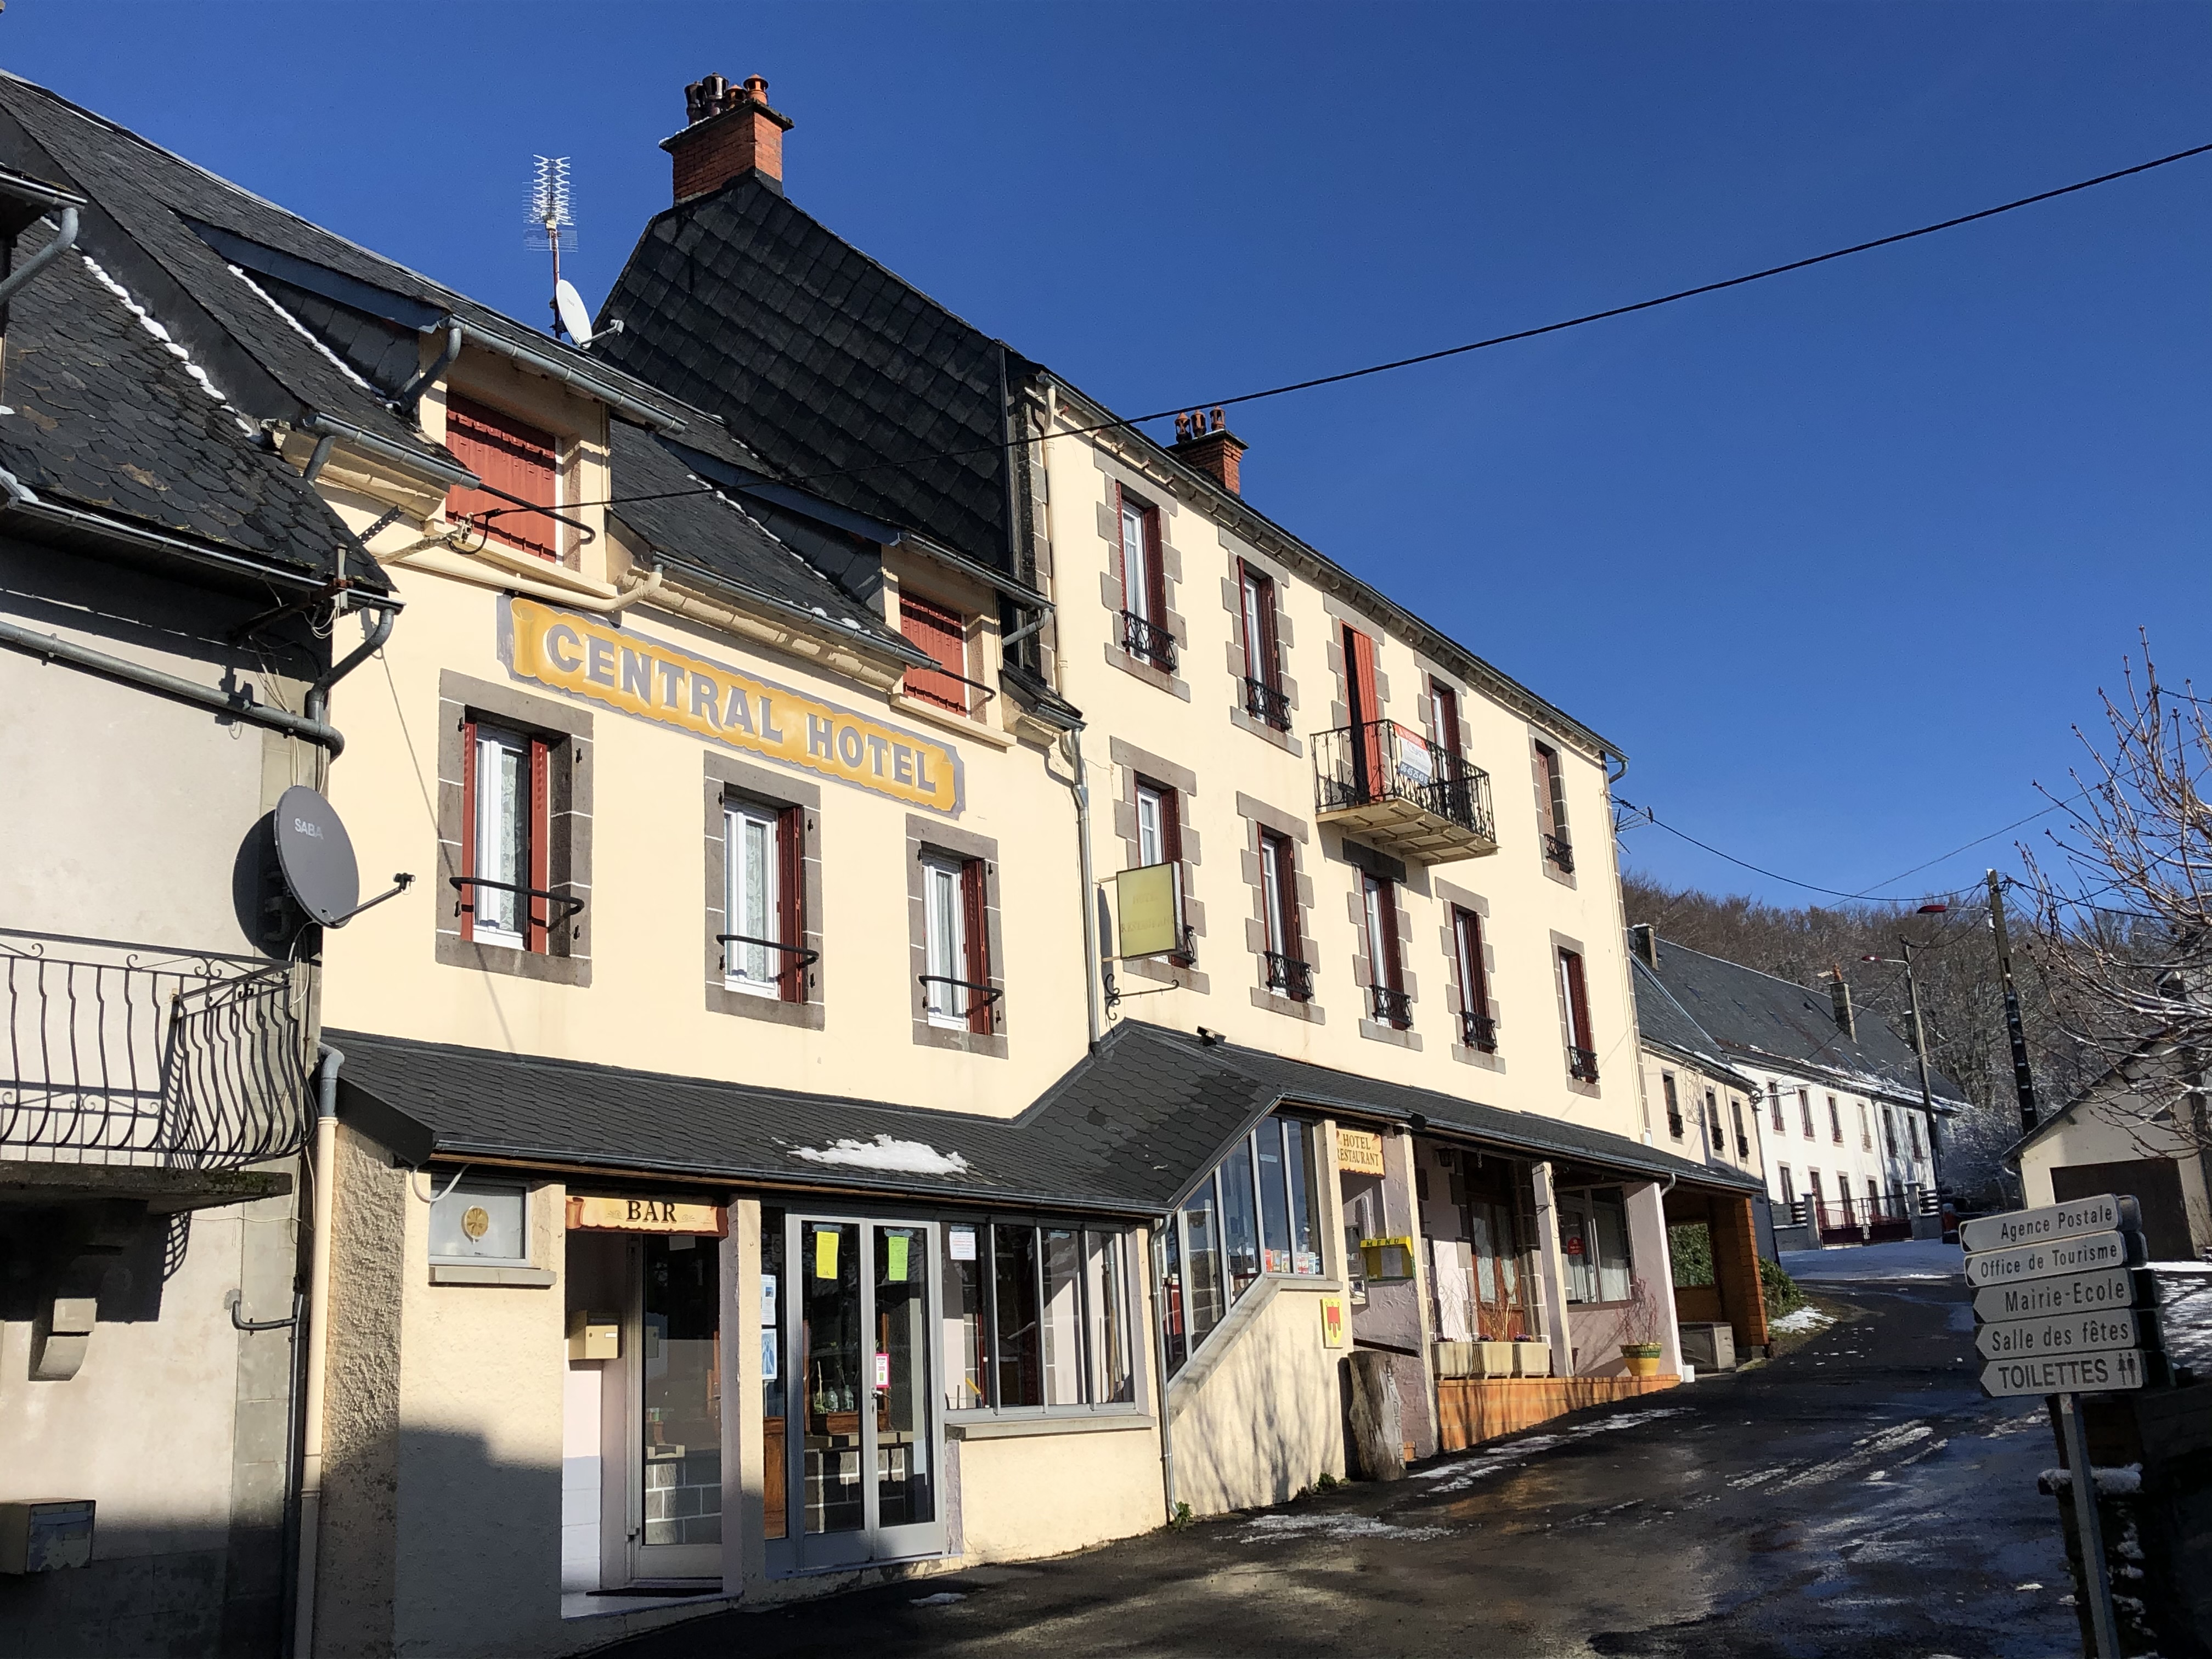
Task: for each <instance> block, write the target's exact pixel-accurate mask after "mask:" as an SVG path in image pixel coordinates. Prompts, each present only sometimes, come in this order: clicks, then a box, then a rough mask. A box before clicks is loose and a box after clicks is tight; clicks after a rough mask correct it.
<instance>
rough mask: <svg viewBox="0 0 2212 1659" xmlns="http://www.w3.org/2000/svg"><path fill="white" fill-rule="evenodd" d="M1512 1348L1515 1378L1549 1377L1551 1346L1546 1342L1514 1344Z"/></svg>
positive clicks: (1550, 1372) (1550, 1370) (1550, 1371)
mask: <svg viewBox="0 0 2212 1659" xmlns="http://www.w3.org/2000/svg"><path fill="white" fill-rule="evenodd" d="M1512 1348H1513V1375H1514V1376H1550V1375H1551V1374H1552V1345H1551V1344H1550V1343H1548V1342H1516V1343H1514V1344H1513V1345H1512Z"/></svg>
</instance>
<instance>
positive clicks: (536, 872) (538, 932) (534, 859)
mask: <svg viewBox="0 0 2212 1659" xmlns="http://www.w3.org/2000/svg"><path fill="white" fill-rule="evenodd" d="M552 759H553V750H552V745H551V744H549V743H547V742H546V741H545V740H544V738H531V740H530V829H529V836H530V884H531V885H532V887H535V888H537V889H538V890H540V891H541V892H542V891H544V890H549V889H550V888H551V886H552V885H553V848H552V841H553V836H552V828H553V813H552V811H551V805H550V803H551V800H552V790H551V788H550V783H551V777H550V774H551V772H552ZM522 903H523V907H524V909H525V910H526V913H527V915H528V916H529V918H530V927H529V933H528V934H527V938H528V939H529V941H530V948H531V949H532V951H538V952H539V953H541V954H542V953H543V952H544V951H546V950H547V949H548V948H549V947H550V945H551V944H552V933H551V929H550V927H549V926H548V924H549V923H550V921H551V919H552V911H553V902H552V901H551V900H550V899H543V898H538V897H536V896H530V895H526V896H524V897H523V900H522Z"/></svg>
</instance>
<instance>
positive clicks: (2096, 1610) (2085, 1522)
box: [2058, 1394, 2120, 1659]
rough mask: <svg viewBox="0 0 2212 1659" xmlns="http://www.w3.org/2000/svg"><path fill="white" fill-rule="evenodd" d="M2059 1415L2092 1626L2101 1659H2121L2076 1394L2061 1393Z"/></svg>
mask: <svg viewBox="0 0 2212 1659" xmlns="http://www.w3.org/2000/svg"><path fill="white" fill-rule="evenodd" d="M2058 1416H2059V1420H2060V1422H2061V1423H2062V1424H2063V1425H2064V1428H2065V1431H2066V1463H2067V1468H2068V1472H2069V1474H2072V1476H2073V1478H2074V1526H2075V1532H2076V1534H2078V1535H2079V1540H2080V1542H2081V1584H2082V1588H2083V1589H2086V1590H2087V1591H2088V1593H2089V1628H2090V1630H2091V1631H2092V1632H2093V1633H2094V1634H2095V1637H2096V1640H2097V1659H2120V1633H2119V1629H2118V1626H2117V1625H2116V1624H2115V1623H2114V1621H2113V1618H2112V1577H2111V1576H2110V1574H2108V1573H2107V1572H2106V1569H2105V1534H2104V1529H2103V1528H2101V1527H2100V1526H2099V1525H2098V1524H2097V1472H2096V1471H2095V1470H2094V1469H2093V1468H2090V1467H2089V1431H2088V1430H2087V1429H2086V1428H2084V1427H2083V1426H2082V1424H2081V1411H2080V1409H2079V1404H2078V1401H2077V1400H2076V1397H2075V1395H2070V1394H2062V1395H2059V1396H2058Z"/></svg>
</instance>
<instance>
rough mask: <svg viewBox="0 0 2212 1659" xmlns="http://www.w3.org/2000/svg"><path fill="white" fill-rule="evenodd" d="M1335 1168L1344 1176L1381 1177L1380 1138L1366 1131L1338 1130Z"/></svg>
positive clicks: (1381, 1140) (1381, 1143) (1381, 1152)
mask: <svg viewBox="0 0 2212 1659" xmlns="http://www.w3.org/2000/svg"><path fill="white" fill-rule="evenodd" d="M1336 1167H1337V1169H1338V1170H1339V1171H1340V1173H1342V1174H1345V1175H1364V1176H1379V1175H1381V1174H1382V1173H1383V1137H1382V1136H1381V1135H1379V1134H1376V1133H1373V1132H1372V1131H1371V1130H1367V1129H1345V1128H1340V1129H1338V1130H1337V1132H1336Z"/></svg>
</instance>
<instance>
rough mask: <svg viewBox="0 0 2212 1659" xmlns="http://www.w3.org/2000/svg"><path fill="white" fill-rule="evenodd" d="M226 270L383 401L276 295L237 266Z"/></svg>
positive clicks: (379, 396)
mask: <svg viewBox="0 0 2212 1659" xmlns="http://www.w3.org/2000/svg"><path fill="white" fill-rule="evenodd" d="M226 269H228V270H229V272H230V274H231V275H232V276H235V277H237V278H238V280H239V281H240V282H241V283H245V284H246V287H248V288H250V289H252V290H253V291H254V292H255V293H256V294H258V295H260V296H261V298H262V300H263V301H264V303H265V304H266V305H267V306H268V307H269V308H270V310H271V311H273V312H275V313H276V314H277V315H278V316H279V317H282V318H283V319H284V320H285V321H286V322H288V323H289V324H291V325H292V331H293V332H294V333H295V334H297V335H298V336H299V337H301V339H303V340H305V341H306V342H307V343H308V344H309V345H311V346H313V347H314V349H316V350H318V351H319V352H321V353H322V354H323V356H324V357H325V359H326V360H327V361H328V362H329V363H330V365H331V368H335V369H336V370H337V372H338V373H339V374H343V375H344V376H345V377H346V379H348V380H351V381H352V382H353V383H354V384H355V385H356V386H359V387H360V388H361V389H362V391H363V392H367V393H368V395H369V396H370V397H372V398H375V399H377V401H378V402H382V401H383V399H384V394H383V393H382V392H379V391H378V390H377V389H376V388H375V387H374V386H371V385H370V384H369V383H368V381H367V380H362V378H361V376H360V375H359V374H356V373H355V372H354V367H353V365H352V364H351V363H349V362H346V360H345V359H344V358H343V357H341V356H338V354H337V352H335V351H333V350H331V349H330V348H329V347H328V346H326V345H325V344H324V343H322V341H321V340H319V339H318V338H317V337H316V336H315V334H314V332H313V331H312V330H311V329H309V328H308V326H307V325H306V324H305V323H303V322H301V320H300V319H298V318H297V317H295V316H294V315H293V314H292V313H291V312H289V310H287V309H286V308H285V307H284V306H283V304H282V303H281V302H280V301H278V300H277V298H276V295H273V294H271V293H270V291H269V290H268V289H265V288H264V287H262V286H261V284H260V283H257V282H255V281H254V280H253V278H252V277H251V276H247V275H246V273H245V272H244V271H243V270H240V269H239V267H237V266H236V265H229V266H227V267H226Z"/></svg>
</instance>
